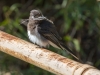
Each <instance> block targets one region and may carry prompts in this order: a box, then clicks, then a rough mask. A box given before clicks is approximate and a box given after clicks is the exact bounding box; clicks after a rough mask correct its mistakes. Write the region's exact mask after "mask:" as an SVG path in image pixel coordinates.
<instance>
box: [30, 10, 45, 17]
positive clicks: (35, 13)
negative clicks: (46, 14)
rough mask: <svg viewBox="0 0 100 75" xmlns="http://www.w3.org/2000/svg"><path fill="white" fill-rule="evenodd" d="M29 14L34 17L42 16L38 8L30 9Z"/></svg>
mask: <svg viewBox="0 0 100 75" xmlns="http://www.w3.org/2000/svg"><path fill="white" fill-rule="evenodd" d="M30 16H33V17H34V18H38V17H42V16H43V15H42V13H41V11H39V10H32V11H31V12H30Z"/></svg>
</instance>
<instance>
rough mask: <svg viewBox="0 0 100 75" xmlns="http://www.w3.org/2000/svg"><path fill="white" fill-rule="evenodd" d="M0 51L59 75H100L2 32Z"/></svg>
mask: <svg viewBox="0 0 100 75" xmlns="http://www.w3.org/2000/svg"><path fill="white" fill-rule="evenodd" d="M0 50H1V51H2V52H5V53H7V54H10V55H12V56H14V57H16V58H19V59H21V60H24V61H26V62H28V63H31V64H33V65H36V66H38V67H40V68H42V69H45V70H47V71H49V72H52V73H54V74H57V75H100V71H99V70H97V69H96V68H94V67H92V66H90V65H87V64H81V63H79V62H76V61H73V60H71V59H68V58H66V57H63V56H61V55H59V54H57V53H54V52H51V51H49V50H47V49H43V48H39V47H38V46H36V45H34V44H32V43H29V42H27V41H24V40H22V39H20V38H17V37H15V36H12V35H10V34H7V33H5V32H2V31H0Z"/></svg>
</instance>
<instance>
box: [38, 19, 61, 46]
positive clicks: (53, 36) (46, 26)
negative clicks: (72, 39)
mask: <svg viewBox="0 0 100 75" xmlns="http://www.w3.org/2000/svg"><path fill="white" fill-rule="evenodd" d="M38 32H39V33H40V35H42V36H43V37H44V38H46V39H48V40H49V41H51V42H53V43H54V44H55V45H57V46H58V47H60V48H61V46H60V43H59V40H61V37H60V36H59V34H58V33H57V31H56V28H55V26H54V25H53V23H51V22H49V21H47V20H42V21H41V22H40V24H39V29H38Z"/></svg>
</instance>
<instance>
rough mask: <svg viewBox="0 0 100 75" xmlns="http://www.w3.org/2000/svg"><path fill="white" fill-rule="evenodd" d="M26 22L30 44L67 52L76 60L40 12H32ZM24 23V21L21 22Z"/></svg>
mask: <svg viewBox="0 0 100 75" xmlns="http://www.w3.org/2000/svg"><path fill="white" fill-rule="evenodd" d="M26 21H28V22H27V33H28V37H29V39H30V41H31V42H33V43H35V44H37V45H39V46H40V47H48V46H49V45H51V46H53V47H56V48H59V49H62V50H66V51H68V52H69V53H70V54H71V55H72V56H74V57H75V58H76V59H78V58H77V57H76V56H75V54H74V52H73V51H71V50H70V49H69V48H68V47H67V46H66V45H65V44H64V43H63V42H62V38H61V37H60V36H59V34H58V32H57V30H56V27H55V25H54V24H53V22H52V21H51V20H49V19H47V18H46V17H44V16H43V14H42V13H41V11H40V10H32V11H31V12H30V16H29V19H26ZM23 22H24V21H23Z"/></svg>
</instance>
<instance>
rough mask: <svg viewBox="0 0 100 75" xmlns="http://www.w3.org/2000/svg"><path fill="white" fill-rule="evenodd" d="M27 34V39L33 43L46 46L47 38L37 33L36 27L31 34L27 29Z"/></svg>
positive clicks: (47, 43) (47, 44)
mask: <svg viewBox="0 0 100 75" xmlns="http://www.w3.org/2000/svg"><path fill="white" fill-rule="evenodd" d="M28 36H29V39H30V40H31V41H32V42H33V43H34V44H37V45H39V46H40V47H46V46H49V42H48V40H46V39H45V38H43V37H41V35H40V34H39V33H38V31H37V28H36V29H35V34H34V35H32V34H31V33H30V31H29V30H28Z"/></svg>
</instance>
